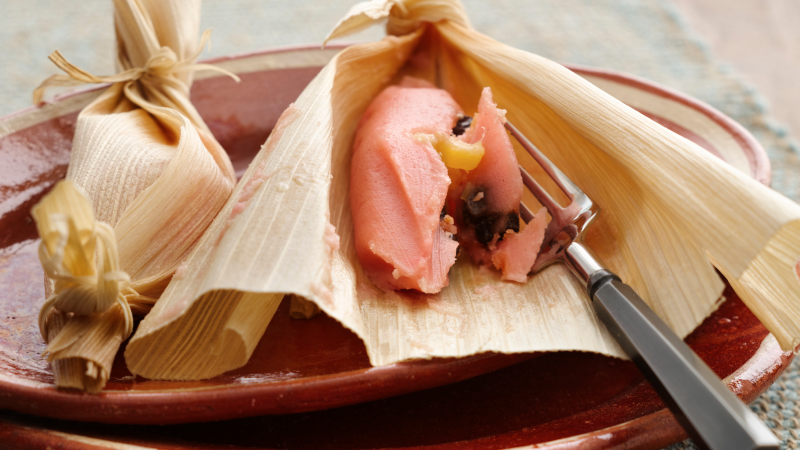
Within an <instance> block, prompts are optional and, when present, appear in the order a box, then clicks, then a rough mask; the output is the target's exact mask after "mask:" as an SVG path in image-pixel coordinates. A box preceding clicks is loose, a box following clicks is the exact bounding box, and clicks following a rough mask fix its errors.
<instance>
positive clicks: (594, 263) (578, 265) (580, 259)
mask: <svg viewBox="0 0 800 450" xmlns="http://www.w3.org/2000/svg"><path fill="white" fill-rule="evenodd" d="M563 255H564V256H563V258H564V261H565V262H566V263H567V265H568V266H569V268H570V269H572V271H573V272H574V273H575V275H577V277H578V279H579V280H581V282H582V283H583V285H584V286H586V287H587V288H590V287H591V285H592V284H594V283H595V282H596V281H599V280H597V276H598V275H602V274H604V273H608V274H612V273H611V272H610V271H608V270H606V268H605V267H604V266H603V264H602V263H600V259H599V258H597V256H595V254H594V252H592V250H591V249H589V248H588V247H586V246H585V245H583V243H582V242H580V241H578V240H576V241H573V242H572V243H570V244H569V245H568V246H567V248H565V249H564V250H563ZM590 298H591V293H590Z"/></svg>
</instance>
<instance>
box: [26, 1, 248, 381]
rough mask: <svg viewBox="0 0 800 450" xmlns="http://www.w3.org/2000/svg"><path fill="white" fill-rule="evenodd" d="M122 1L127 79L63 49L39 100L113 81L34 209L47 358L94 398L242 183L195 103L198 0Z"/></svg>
mask: <svg viewBox="0 0 800 450" xmlns="http://www.w3.org/2000/svg"><path fill="white" fill-rule="evenodd" d="M114 6H115V25H116V32H117V43H118V55H117V56H118V66H119V68H120V70H121V72H120V73H119V74H117V75H112V76H107V77H98V76H95V75H92V74H89V73H87V72H85V71H83V70H81V69H79V68H77V67H75V66H73V65H72V64H70V63H69V62H68V61H67V60H66V59H65V58H64V57H63V56H62V55H61V54H60V53H59V52H55V53H53V54H52V55H51V56H50V59H51V60H52V61H53V62H54V63H55V64H56V65H57V66H58V67H59V68H61V69H62V70H64V71H65V72H66V75H54V76H52V77H50V78H49V79H48V80H46V81H45V82H44V83H43V84H42V85H41V86H40V87H39V88H38V89H37V90H36V92H35V93H34V100H35V101H37V102H38V101H40V100H41V98H42V96H43V94H44V89H45V88H47V87H49V86H54V85H59V86H64V85H74V84H81V83H102V82H109V83H112V84H111V86H110V87H109V88H108V89H107V90H106V91H105V92H104V93H103V94H102V95H100V96H99V97H98V98H97V99H96V100H95V101H94V102H92V103H91V104H90V105H88V106H87V107H86V108H84V109H83V110H82V111H81V113H80V115H79V116H78V121H77V126H76V130H75V137H74V141H73V147H72V154H71V157H70V164H69V168H68V170H67V180H68V181H69V183H67V182H65V183H64V184H60V185H58V186H57V187H56V188H55V190H54V191H53V192H52V193H51V194H49V195H48V197H46V198H45V199H44V200H43V201H42V203H41V204H40V205H39V206H37V210H36V212H35V213H34V214H35V217H36V219H37V224H38V226H39V230H40V234H41V237H42V244H41V248H40V259H41V261H42V265H43V266H44V268H45V273H46V275H47V277H48V279H49V281H47V282H46V285H47V286H46V287H47V289H46V291H47V293H48V295H49V298H48V300H47V301H46V302H45V304H44V306H43V307H42V310H41V314H40V329H41V331H42V336H43V337H44V338H45V341H46V342H48V346H47V348H46V349H45V352H46V353H49V357H48V359H49V360H50V361H51V362H52V363H53V371H54V373H55V378H56V384H57V385H58V386H59V387H68V388H77V389H83V390H87V391H89V392H97V391H99V390H100V389H102V388H103V386H104V385H105V383H106V381H107V380H108V376H109V372H110V370H111V363H112V362H113V359H114V355H115V354H116V352H117V350H118V349H119V346H120V343H121V342H122V341H123V340H125V339H126V338H127V337H128V336H129V335H130V334H131V332H132V323H133V321H132V314H133V313H136V314H139V315H144V314H146V313H147V311H149V310H150V308H151V307H152V305H153V304H154V303H155V301H156V299H157V298H158V297H159V296H160V295H161V293H162V292H163V290H164V289H165V288H166V286H167V284H168V283H169V280H170V278H172V275H173V273H174V272H175V271H176V269H178V268H179V266H180V264H181V263H182V262H183V261H184V260H185V259H186V257H187V256H188V254H189V252H190V251H191V249H192V248H193V247H194V245H195V244H196V243H197V241H198V240H199V238H200V237H201V235H202V233H203V232H204V231H205V229H206V227H207V226H208V224H209V223H210V222H211V221H212V220H213V218H214V217H215V216H216V215H217V213H218V212H219V210H220V208H221V207H222V206H223V205H224V203H225V201H226V200H227V199H228V197H229V196H230V193H231V191H232V189H233V186H234V184H235V182H236V178H235V175H234V171H233V167H232V165H231V162H230V160H229V159H228V157H227V155H226V153H225V151H224V150H223V149H222V147H221V146H220V145H219V143H217V141H216V140H215V139H214V137H213V136H212V134H211V132H210V131H209V129H208V127H207V126H206V125H205V123H203V120H202V119H201V118H200V116H199V114H198V113H197V111H196V110H195V108H194V107H193V106H192V104H191V102H190V101H189V87H190V86H191V82H192V73H193V71H195V70H200V69H206V68H209V67H207V66H204V65H200V64H195V62H194V61H195V59H196V58H197V56H198V54H199V53H200V51H201V50H202V47H203V44H204V43H205V42H206V40H207V39H208V36H209V32H206V33H204V35H203V39H202V40H201V41H200V43H198V39H197V36H198V31H199V30H198V28H199V21H200V2H199V0H167V1H163V0H115V1H114ZM72 184H74V185H75V186H78V187H79V188H75V187H72ZM84 195H85V196H86V197H88V200H86V197H84ZM95 217H96V219H97V221H98V222H97V224H96V225H95ZM73 223H74V224H75V226H73V225H69V226H67V225H65V224H73ZM88 236H91V237H88ZM65 242H67V244H64V243H65ZM64 245H66V247H64ZM104 251H105V252H109V253H108V255H105V254H104V253H103V252H104ZM65 252H66V253H65ZM61 253H64V254H65V255H70V254H73V253H74V254H80V255H83V256H82V258H83V259H74V258H72V259H70V258H66V257H62V256H59V255H61ZM95 253H96V254H97V256H95ZM95 259H96V262H95ZM111 262H113V264H112V263H111ZM87 277H88V278H87ZM51 282H54V284H51ZM109 283H110V284H111V285H114V283H117V287H116V288H114V289H116V291H115V290H113V289H111V288H109V287H108V286H106V285H108V284H109ZM104 286H105V287H104ZM115 292H116V294H115V295H112V294H114V293H115ZM112 299H114V301H112ZM87 305H92V306H91V307H89V306H87Z"/></svg>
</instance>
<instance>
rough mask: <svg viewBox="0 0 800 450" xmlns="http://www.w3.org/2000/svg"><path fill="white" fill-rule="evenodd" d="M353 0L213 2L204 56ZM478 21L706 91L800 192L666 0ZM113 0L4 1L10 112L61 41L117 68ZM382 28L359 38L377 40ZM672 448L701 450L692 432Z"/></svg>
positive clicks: (775, 421) (475, 9)
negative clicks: (210, 43)
mask: <svg viewBox="0 0 800 450" xmlns="http://www.w3.org/2000/svg"><path fill="white" fill-rule="evenodd" d="M352 3H353V2H352V1H351V0H324V1H323V0H319V1H312V0H292V1H290V2H284V1H269V0H239V1H236V2H232V1H223V0H206V1H205V2H204V10H203V19H202V26H201V29H206V28H210V27H213V28H214V34H213V37H212V41H213V47H212V50H211V51H210V52H206V53H205V54H204V55H203V57H211V56H219V55H228V54H235V53H242V52H247V51H252V50H258V49H263V48H267V47H274V46H285V45H297V44H307V43H319V42H321V41H322V39H323V38H324V37H325V36H326V34H327V33H328V31H329V30H330V29H331V27H332V26H333V25H334V24H335V23H336V22H337V21H338V19H339V18H340V17H341V16H342V15H344V13H345V12H346V11H347V10H348V9H349V7H350V6H351V5H352ZM464 3H465V5H466V7H467V11H468V13H469V15H470V18H471V19H472V22H473V25H474V26H475V28H477V29H478V30H479V31H481V32H483V33H485V34H487V35H489V36H492V37H494V38H495V39H497V40H500V41H502V42H505V43H507V44H510V45H513V46H516V47H518V48H521V49H524V50H527V51H531V52H534V53H538V54H541V55H543V56H546V57H549V58H551V59H554V60H556V61H561V62H569V63H576V64H582V65H588V66H595V67H604V68H610V69H616V70H621V71H625V72H630V73H634V74H637V75H640V76H643V77H645V78H649V79H651V80H655V81H657V82H660V83H663V84H666V85H668V86H670V87H673V88H676V89H678V90H681V91H683V92H686V93H688V94H690V95H692V96H695V97H697V98H699V99H702V100H704V101H706V102H708V103H710V104H711V105H713V106H715V107H716V108H718V109H720V110H722V111H723V112H724V113H726V114H728V115H729V116H731V117H733V118H734V119H736V120H737V121H739V122H740V123H741V124H742V125H744V126H745V127H746V128H747V129H749V130H750V131H751V132H752V133H753V134H754V135H755V136H756V138H757V139H758V140H759V141H760V142H761V144H762V145H763V146H764V148H766V149H767V152H768V153H769V157H770V160H771V162H772V171H773V187H774V188H775V189H776V190H778V191H780V192H782V193H783V194H785V195H787V196H788V197H789V198H792V199H793V200H795V201H800V177H798V174H799V173H800V161H798V153H799V150H798V147H797V146H796V144H795V143H794V142H793V141H792V138H791V137H790V136H789V135H788V133H787V131H786V129H785V128H784V127H782V126H781V125H780V124H778V123H776V122H775V121H774V120H773V119H771V118H770V116H769V114H768V111H767V108H766V106H765V102H764V100H763V98H762V97H761V96H760V95H759V94H758V92H756V91H755V90H754V89H753V88H752V87H751V86H750V85H749V84H748V83H747V82H745V81H744V80H743V79H742V78H741V77H740V76H739V75H737V74H736V73H734V72H733V71H732V70H731V69H730V68H729V67H728V66H726V65H725V64H724V63H723V62H720V61H718V60H716V59H715V57H714V55H712V54H711V52H710V51H709V49H708V47H707V46H706V45H705V44H704V43H703V42H702V41H701V40H700V39H699V38H698V37H697V35H696V34H695V33H694V32H693V31H692V30H691V29H689V28H688V26H687V25H686V23H685V22H684V20H683V19H682V18H681V17H680V15H679V14H678V12H677V10H676V9H675V7H674V6H673V5H672V4H671V3H669V1H668V0H535V1H533V0H504V1H502V2H490V1H488V0H485V1H479V0H464ZM111 12H112V7H111V2H110V1H108V0H84V1H82V2H55V1H52V0H27V1H25V2H20V1H13V0H0V44H1V45H0V61H2V67H0V115H4V114H7V113H10V112H13V111H15V110H18V109H21V108H24V107H26V106H28V105H30V95H31V92H32V91H33V89H34V88H35V87H36V85H37V84H38V83H39V82H40V81H42V80H43V79H44V78H46V77H47V76H48V75H50V74H52V73H55V72H56V69H55V67H54V66H53V65H52V64H51V63H50V62H49V61H48V60H47V55H48V54H49V53H50V52H52V51H53V50H56V49H59V50H61V51H62V53H63V54H64V55H65V56H66V57H67V58H68V59H69V60H70V61H71V62H73V63H74V64H76V65H77V66H79V67H81V68H83V69H86V70H88V71H90V72H92V73H95V74H98V75H105V74H111V73H113V71H114V65H113V52H114V40H113V36H114V32H113V24H112V15H111ZM381 36H382V30H380V29H378V28H375V29H372V30H368V31H366V32H364V33H361V34H360V35H358V36H356V37H354V38H352V39H354V40H359V39H370V40H371V39H377V38H380V37H381ZM799 384H800V362H795V364H793V365H792V367H791V368H790V369H789V370H787V372H786V373H785V374H784V375H783V377H782V378H781V379H780V380H779V381H778V382H777V383H776V384H775V385H774V386H773V387H772V388H771V389H770V390H769V391H767V392H766V393H765V394H764V395H763V396H762V397H761V398H760V399H758V400H757V401H756V402H755V403H754V404H753V405H751V407H752V409H753V410H754V411H756V412H757V413H758V414H759V415H760V416H761V417H762V419H764V420H766V422H767V423H768V425H769V426H770V427H771V428H773V429H774V430H775V431H776V432H777V433H778V434H779V435H780V436H781V437H782V438H783V442H784V448H786V449H796V448H798V440H800V433H799V432H800V422H799V421H798V419H800V416H799V414H800V399H799V398H798V388H799V387H800V386H798V385H799ZM670 448H671V449H673V450H677V449H687V448H696V447H694V446H693V445H692V444H691V443H690V442H688V441H687V442H684V443H680V444H676V445H674V446H672V447H670Z"/></svg>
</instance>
